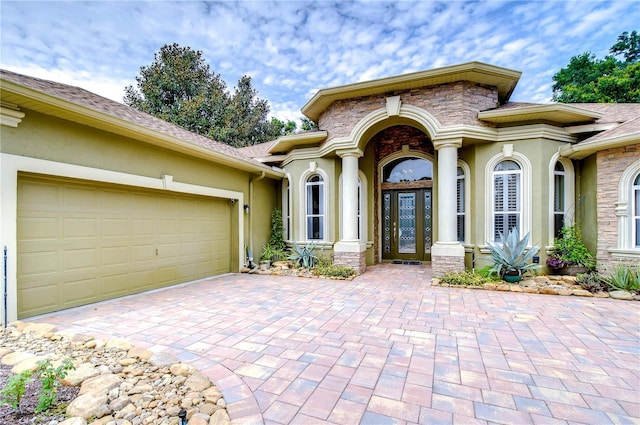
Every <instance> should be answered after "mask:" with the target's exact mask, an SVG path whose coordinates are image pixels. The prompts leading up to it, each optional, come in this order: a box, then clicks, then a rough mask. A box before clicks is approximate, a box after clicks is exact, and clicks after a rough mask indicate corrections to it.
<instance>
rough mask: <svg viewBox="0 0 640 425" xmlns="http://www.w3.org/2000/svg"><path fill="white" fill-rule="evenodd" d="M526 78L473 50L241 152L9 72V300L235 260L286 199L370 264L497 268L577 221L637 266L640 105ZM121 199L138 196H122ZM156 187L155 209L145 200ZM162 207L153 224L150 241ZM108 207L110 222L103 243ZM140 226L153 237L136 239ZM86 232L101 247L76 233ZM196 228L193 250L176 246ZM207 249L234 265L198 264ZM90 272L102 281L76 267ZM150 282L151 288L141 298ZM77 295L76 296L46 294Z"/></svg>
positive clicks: (343, 251) (606, 251) (311, 236)
mask: <svg viewBox="0 0 640 425" xmlns="http://www.w3.org/2000/svg"><path fill="white" fill-rule="evenodd" d="M519 78H520V72H518V71H514V70H510V69H506V68H502V67H497V66H493V65H489V64H485V63H480V62H470V63H465V64H460V65H455V66H449V67H444V68H438V69H432V70H427V71H422V72H417V73H412V74H404V75H399V76H395V77H390V78H384V79H379V80H373V81H367V82H361V83H356V84H350V85H345V86H340V87H333V88H327V89H322V90H320V91H318V92H317V93H316V94H315V96H313V98H312V99H311V100H309V102H308V103H307V104H306V105H304V107H303V108H302V112H303V113H304V114H305V115H306V116H307V117H309V118H310V119H312V120H314V121H316V122H317V123H318V130H317V131H311V132H306V133H301V134H295V135H291V136H284V137H281V138H279V139H278V140H275V141H273V142H269V143H265V144H263V145H258V146H252V147H248V148H243V149H234V148H231V147H229V146H225V145H220V144H218V143H215V142H212V141H210V140H208V139H205V138H202V137H200V136H196V135H194V134H192V133H189V132H186V131H184V130H181V129H179V128H177V127H175V126H173V125H170V124H167V123H165V122H163V121H160V120H157V119H155V118H153V117H150V116H148V115H146V114H143V113H141V112H139V111H135V110H132V109H131V108H128V107H126V106H123V105H120V104H118V103H115V102H111V101H108V100H106V99H104V98H100V97H99V96H96V95H93V94H91V93H88V92H85V91H84V90H81V89H77V88H73V87H68V86H64V85H61V84H57V83H53V82H46V81H42V80H37V79H33V78H30V77H26V76H21V75H17V74H13V73H8V72H4V71H3V72H2V101H3V104H2V124H3V125H2V133H1V135H2V149H1V155H2V157H1V161H0V167H1V168H0V176H1V178H2V181H1V182H0V183H1V184H2V195H1V199H2V208H1V210H0V213H1V214H2V215H1V216H0V223H1V226H0V231H1V232H2V233H1V235H0V236H1V237H2V241H3V244H5V245H6V246H8V248H9V252H10V253H13V254H12V255H9V270H10V271H9V273H8V277H9V279H8V280H9V282H10V285H9V287H10V294H9V297H10V300H11V301H10V303H9V308H8V311H9V313H10V315H13V316H16V315H17V316H21V315H22V316H25V315H33V314H39V313H40V312H43V311H51V310H52V309H57V308H65V307H67V306H72V305H78V304H82V303H86V302H92V300H99V299H106V298H109V297H112V296H118V295H120V294H122V293H127V292H135V291H137V290H144V289H147V288H148V287H151V286H153V285H155V286H162V285H165V284H173V283H177V282H184V281H188V280H193V279H195V278H199V277H203V276H207V275H211V274H217V273H225V272H237V271H238V270H239V268H240V266H241V265H242V263H243V261H244V246H245V245H246V246H248V247H250V248H251V249H252V250H253V251H254V252H259V251H260V249H261V247H262V245H263V244H264V243H265V242H266V240H267V239H268V236H269V235H268V232H269V229H270V225H269V220H270V211H271V209H272V208H274V207H278V208H282V210H283V220H284V225H285V229H286V230H285V232H286V234H285V238H286V239H287V240H288V241H290V242H293V241H297V242H313V243H314V244H317V246H318V247H321V248H323V250H324V252H325V253H331V254H332V256H333V259H334V263H337V264H343V265H348V266H350V267H353V268H354V269H356V270H357V271H358V272H359V273H362V272H364V271H365V270H366V267H367V265H372V264H376V263H380V262H385V261H403V262H405V261H408V262H414V261H419V262H430V264H431V266H432V271H433V275H434V276H436V277H437V276H440V275H442V274H443V273H445V272H447V271H449V270H462V269H464V268H473V267H476V268H479V267H483V266H485V265H487V264H488V263H487V262H486V260H484V259H483V257H484V256H486V254H487V252H488V251H487V244H486V242H487V241H495V240H499V239H500V233H501V232H502V233H505V232H506V231H508V230H509V229H511V228H516V229H517V230H518V231H519V233H520V234H521V235H522V236H523V235H525V234H526V233H530V234H531V243H533V244H536V245H540V246H543V247H544V248H543V249H542V250H541V252H540V259H539V260H540V262H541V263H542V264H544V261H545V259H546V256H547V255H548V254H549V253H550V252H552V250H553V243H554V239H555V237H556V236H557V235H558V234H559V231H560V229H561V228H562V226H563V225H565V224H571V223H573V222H577V223H578V224H579V225H580V227H581V229H582V235H583V239H584V241H585V243H586V244H587V247H588V248H589V249H590V250H591V251H592V252H594V253H596V255H597V260H598V263H599V266H606V265H611V264H614V263H615V262H618V261H626V262H630V263H633V264H637V263H639V262H640V105H637V104H572V105H566V104H533V103H519V102H510V100H509V99H510V96H511V94H512V92H513V90H514V89H515V87H516V84H517V83H518V81H519ZM53 187H55V189H54V188H53ZM67 192H68V193H71V194H78V193H83V194H88V193H91V195H86V196H85V195H78V199H79V200H78V201H77V202H78V203H79V204H80V205H88V204H91V205H98V204H94V203H93V202H94V201H89V199H94V198H93V197H97V198H99V199H101V201H100V202H102V204H99V205H100V206H98V207H95V208H93V209H92V208H86V207H79V208H80V210H82V211H84V213H85V215H84V216H82V215H80V216H79V218H78V219H76V216H75V215H74V214H75V213H76V212H77V211H76V210H74V209H71V210H66V209H65V208H66V206H65V203H64V202H65V201H64V200H65V199H66V193H67ZM112 193H116V194H122V196H128V198H123V200H122V201H121V202H120V203H116V204H115V205H117V206H114V207H112V206H111V205H112V204H111V199H112V198H111V195H112ZM69 196H70V197H73V196H72V195H69ZM87 196H88V197H87ZM114 196H115V195H114ZM167 196H168V197H169V199H165V198H166V197H167ZM194 196H195V197H196V200H197V201H198V202H200V201H201V202H203V203H205V204H207V206H204V207H203V208H204V212H203V213H202V215H201V216H200V217H196V218H192V217H191V216H187V217H186V218H185V217H182V216H180V215H178V216H173V215H170V214H169V216H167V215H166V214H164V213H162V212H161V211H165V208H164V206H163V205H165V204H180V205H182V206H183V207H184V208H179V209H188V208H187V205H188V204H189V202H188V200H191V199H192V197H194ZM116 197H117V196H116ZM140 198H145V199H149V200H150V202H152V203H151V204H143V205H142V206H141V207H140V208H139V209H133V208H132V205H137V200H138V199H140ZM234 201H235V202H234ZM96 202H97V201H96ZM154 202H156V203H154ZM198 202H196V204H197V203H198ZM245 204H248V205H249V206H250V208H249V212H248V213H245V212H244V209H243V208H241V207H240V206H243V205H245ZM85 210H86V211H85ZM147 215H149V216H150V217H153V220H155V221H154V223H157V224H156V228H158V229H160V230H158V232H156V234H151V233H150V232H151V230H149V231H148V232H147V233H144V231H146V230H145V228H144V227H143V226H142V224H141V223H146V222H147V220H148V219H147ZM92 217H93V218H95V217H98V218H99V220H102V221H100V223H101V226H102V227H101V228H102V229H107V230H106V231H103V233H102V234H100V235H97V236H96V235H94V236H92V237H89V236H87V235H88V234H90V232H89V230H90V229H92V228H91V225H92V223H93V224H94V225H95V226H97V224H95V223H96V222H95V221H92V220H93V218H92ZM122 217H126V220H128V221H127V223H129V224H128V226H129V227H128V229H133V231H132V232H130V236H129V237H128V238H129V239H127V238H124V236H123V239H121V240H120V242H121V243H120V246H119V248H118V249H114V250H112V251H114V252H118V253H119V255H120V257H118V256H117V255H116V254H113V256H114V259H113V260H111V251H110V249H111V248H113V247H112V246H111V245H109V244H108V243H107V241H108V240H110V239H109V238H111V237H112V236H113V235H112V233H110V232H115V233H116V236H121V235H120V234H119V233H117V232H118V231H120V230H122V229H124V228H126V225H125V224H121V227H119V226H120V225H119V224H117V223H124V222H120V221H118V220H120V219H121V218H122ZM211 217H215V220H218V219H219V218H220V217H229V218H228V221H224V220H222V219H220V220H222V221H214V222H211V221H210V220H209V219H208V218H211ZM123 220H124V219H123ZM194 220H195V221H194ZM199 220H204V221H205V222H206V223H207V224H208V225H209V229H210V230H211V229H217V230H219V231H222V230H223V229H228V230H229V232H228V233H229V234H227V233H225V232H222V233H224V234H222V235H217V234H216V231H215V230H211V231H210V232H209V233H207V232H205V233H207V234H211V236H206V237H205V239H206V241H205V242H206V243H203V244H202V245H203V246H209V248H203V249H204V250H203V251H201V252H199V253H198V254H193V256H191V257H190V258H191V262H189V261H188V260H185V261H186V265H184V266H183V267H182V268H181V266H180V264H178V265H176V266H173V265H171V267H170V268H171V272H172V273H173V274H171V273H170V274H169V275H170V276H171V277H172V278H171V279H168V278H167V279H165V278H164V276H165V267H169V266H166V263H167V261H165V257H163V255H168V254H165V253H166V251H165V249H164V248H165V246H166V247H167V248H168V247H170V246H171V247H173V249H174V251H171V252H176V251H175V250H178V251H179V252H182V251H181V250H183V251H184V252H185V253H188V252H189V249H190V248H192V247H193V244H194V240H196V241H197V240H199V239H198V238H199V236H197V235H196V234H197V233H198V232H195V231H194V232H191V233H189V232H186V235H185V232H183V229H182V228H181V227H179V226H180V225H184V226H185V229H189V228H191V229H193V228H194V226H195V228H197V226H198V225H197V224H194V223H198V222H199ZM225 220H226V219H225ZM60 223H62V224H60ZM163 223H168V224H169V225H168V226H166V229H171V231H169V230H167V231H166V232H165V231H164V230H163V229H165V226H163ZM65 224H68V226H67V227H68V228H70V229H71V230H70V232H71V233H68V234H67V233H65V232H66V229H67V227H65ZM55 226H57V227H55ZM110 226H112V227H110ZM138 226H140V232H142V233H144V235H145V237H146V239H145V238H142V239H140V240H138V239H136V237H137V235H136V232H135V230H137V229H138ZM171 226H173V227H171ZM189 226H191V227H189ZM206 227H207V226H206V225H205V228H206ZM112 228H113V229H115V230H112ZM88 229H89V230H88ZM56 232H57V233H56ZM105 232H106V233H105ZM165 233H166V234H165ZM85 236H87V237H86V238H85ZM116 236H113V237H116ZM56 238H57V239H56ZM83 238H85V239H87V244H85V245H83V244H81V243H79V244H78V245H74V244H73V243H72V242H69V241H73V240H76V239H78V240H80V239H83ZM91 238H93V239H91ZM182 238H186V239H184V242H179V243H184V245H185V246H184V248H176V247H175V246H174V242H175V241H176V240H179V241H182V240H183V239H182ZM54 239H56V240H57V242H56V243H58V245H57V247H53V245H55V243H54V242H52V241H53V240H54ZM89 239H90V241H89ZM218 241H223V242H222V243H219V242H218ZM66 245H69V247H66ZM124 246H126V247H127V249H125V248H124ZM142 247H143V248H142ZM158 247H160V248H158ZM211 247H222V249H220V250H218V252H217V253H215V252H213V251H215V250H216V248H211ZM207 249H209V251H207ZM210 250H213V251H210ZM224 252H229V253H230V254H229V255H228V261H227V257H226V256H224V255H223V253H224ZM137 255H140V257H139V258H138V257H136V256H137ZM145 255H146V256H145ZM186 256H187V257H189V255H186ZM125 257H126V258H128V259H131V261H129V262H133V263H136V264H137V263H144V262H145V261H146V262H147V263H146V264H147V265H148V267H147V268H144V267H142V268H141V269H138V268H135V265H130V266H127V267H125V266H123V267H124V269H122V270H126V272H124V271H120V275H122V276H121V277H120V278H115V277H113V275H112V274H109V273H110V269H109V267H111V265H112V264H111V262H110V261H112V262H117V261H119V260H122V261H124V259H125ZM178 257H180V256H179V255H178ZM196 257H198V258H200V260H198V259H194V258H196ZM134 258H135V259H138V260H139V261H137V260H136V261H134V260H133V259H134ZM209 258H216V259H217V260H215V261H213V262H214V263H216V264H219V267H212V268H207V267H205V266H202V273H199V274H193V273H191V272H189V273H191V274H189V273H188V272H186V271H185V270H187V269H190V270H192V269H193V268H194V267H195V266H194V264H195V265H197V267H195V268H196V269H198V270H199V269H200V267H201V264H200V263H208V259H209ZM152 263H153V264H155V265H153V264H152ZM80 269H82V270H86V271H87V272H88V273H89V277H86V276H83V275H81V274H79V275H78V276H79V277H78V278H77V279H76V276H75V274H74V273H75V272H76V270H80ZM96 270H101V271H99V272H97V273H96ZM67 273H68V274H67ZM78 273H79V272H78ZM92 273H93V274H92ZM115 274H118V273H115ZM139 275H141V276H144V277H145V279H146V280H143V281H144V282H147V283H143V284H140V285H139V286H136V288H135V289H133V290H129V289H128V285H130V281H131V279H132V278H136V279H137V276H139ZM65 276H66V277H65ZM83 279H84V280H83ZM110 279H112V280H113V281H114V282H117V283H114V284H113V285H111V284H110V283H109V282H111V280H110ZM118 279H120V280H118ZM50 281H53V282H58V283H55V284H53V283H48V282H50ZM105 285H106V286H105ZM96 287H97V288H103V287H107V288H113V289H109V290H106V291H102V292H100V290H97V289H95V288H96ZM87 288H88V289H87ZM12 291H13V292H12ZM56 291H57V292H56ZM68 291H73V292H74V293H77V294H78V296H77V297H75V298H73V297H72V299H71V300H70V301H56V302H55V303H54V302H53V301H52V302H49V303H47V302H46V301H35V300H37V299H44V300H47V299H48V298H49V297H52V298H53V296H54V294H58V295H57V296H58V298H60V297H61V295H60V294H61V293H62V294H64V293H66V292H68ZM83 291H85V292H87V293H88V294H84V293H83ZM96 291H97V295H96ZM16 294H17V295H16ZM61 299H64V296H62V298H61Z"/></svg>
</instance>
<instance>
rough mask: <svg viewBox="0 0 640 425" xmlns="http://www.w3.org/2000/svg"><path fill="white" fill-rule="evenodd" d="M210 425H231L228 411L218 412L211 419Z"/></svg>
mask: <svg viewBox="0 0 640 425" xmlns="http://www.w3.org/2000/svg"><path fill="white" fill-rule="evenodd" d="M209 425H231V418H229V413H227V411H226V410H217V411H216V412H215V413H214V414H213V415H211V419H209Z"/></svg>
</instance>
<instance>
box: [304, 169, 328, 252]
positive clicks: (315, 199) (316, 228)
mask: <svg viewBox="0 0 640 425" xmlns="http://www.w3.org/2000/svg"><path fill="white" fill-rule="evenodd" d="M305 186H306V196H307V206H306V212H307V214H306V223H307V240H322V239H324V218H325V216H324V215H325V212H324V211H325V205H324V180H323V178H322V176H320V175H319V174H313V175H311V176H310V177H309V178H307V181H306V184H305Z"/></svg>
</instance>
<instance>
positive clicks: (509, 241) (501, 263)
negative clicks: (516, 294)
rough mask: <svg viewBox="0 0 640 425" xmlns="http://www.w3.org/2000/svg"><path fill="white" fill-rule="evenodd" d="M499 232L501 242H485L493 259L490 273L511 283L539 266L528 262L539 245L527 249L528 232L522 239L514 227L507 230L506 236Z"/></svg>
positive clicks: (538, 248) (536, 251)
mask: <svg viewBox="0 0 640 425" xmlns="http://www.w3.org/2000/svg"><path fill="white" fill-rule="evenodd" d="M499 234H500V239H501V240H502V241H503V242H502V243H496V242H487V245H488V246H489V251H490V253H491V260H492V261H493V267H492V268H491V271H492V273H495V274H497V275H498V276H500V277H501V278H502V279H504V280H506V281H507V282H509V283H513V282H518V281H520V280H521V279H522V275H523V274H524V273H525V272H527V271H529V270H533V269H535V268H538V267H540V265H538V264H535V263H531V262H530V261H531V260H532V259H533V257H534V256H535V255H536V254H537V253H538V251H539V250H540V247H538V246H532V247H531V248H528V249H527V245H528V243H529V233H527V234H526V235H525V236H524V238H522V239H520V238H519V237H518V231H517V230H516V229H515V228H514V229H511V230H509V233H508V234H507V236H506V237H505V236H504V235H503V234H502V233H499Z"/></svg>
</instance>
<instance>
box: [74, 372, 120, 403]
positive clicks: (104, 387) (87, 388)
mask: <svg viewBox="0 0 640 425" xmlns="http://www.w3.org/2000/svg"><path fill="white" fill-rule="evenodd" d="M121 383H122V378H120V377H119V376H118V375H114V374H113V373H106V374H104V375H98V376H95V377H93V378H89V379H87V380H86V381H84V382H83V383H82V386H81V387H80V394H87V393H90V394H94V395H99V394H105V397H106V394H107V393H108V392H109V391H110V390H111V389H113V388H116V387H117V386H119V385H120V384H121Z"/></svg>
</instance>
